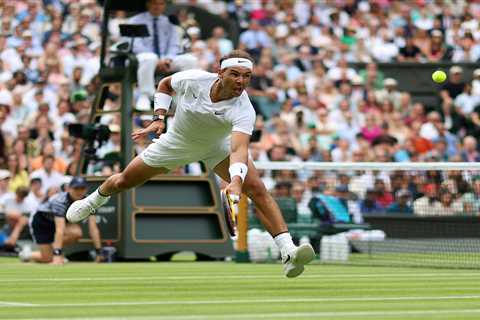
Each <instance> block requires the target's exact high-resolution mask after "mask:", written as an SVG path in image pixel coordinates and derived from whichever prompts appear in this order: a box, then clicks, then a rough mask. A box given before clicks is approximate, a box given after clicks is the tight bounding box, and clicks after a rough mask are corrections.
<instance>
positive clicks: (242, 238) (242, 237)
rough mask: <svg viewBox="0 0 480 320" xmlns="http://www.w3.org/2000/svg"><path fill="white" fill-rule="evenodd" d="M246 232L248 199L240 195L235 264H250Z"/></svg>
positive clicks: (244, 195)
mask: <svg viewBox="0 0 480 320" xmlns="http://www.w3.org/2000/svg"><path fill="white" fill-rule="evenodd" d="M247 231H248V198H247V195H246V194H242V196H241V197H240V202H239V204H238V216H237V234H238V238H237V246H236V251H235V261H236V262H250V259H249V257H248V247H247Z"/></svg>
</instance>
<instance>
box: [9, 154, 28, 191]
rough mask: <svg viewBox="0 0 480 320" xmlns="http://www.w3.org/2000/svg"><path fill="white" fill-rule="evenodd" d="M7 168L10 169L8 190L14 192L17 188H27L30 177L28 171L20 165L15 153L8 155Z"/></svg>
mask: <svg viewBox="0 0 480 320" xmlns="http://www.w3.org/2000/svg"><path fill="white" fill-rule="evenodd" d="M8 170H9V171H10V183H9V184H8V190H9V191H11V192H15V191H16V190H17V189H18V188H21V187H24V188H28V186H29V184H30V179H29V177H28V172H27V171H26V170H24V169H22V168H21V167H20V163H19V161H18V158H17V156H16V155H15V154H10V155H9V156H8Z"/></svg>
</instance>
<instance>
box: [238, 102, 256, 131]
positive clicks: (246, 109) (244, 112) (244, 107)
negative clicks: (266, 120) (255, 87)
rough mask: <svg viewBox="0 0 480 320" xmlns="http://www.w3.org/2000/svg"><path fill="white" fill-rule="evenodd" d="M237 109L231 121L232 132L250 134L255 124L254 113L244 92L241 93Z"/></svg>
mask: <svg viewBox="0 0 480 320" xmlns="http://www.w3.org/2000/svg"><path fill="white" fill-rule="evenodd" d="M237 110H238V113H237V115H236V116H235V117H234V118H233V121H232V132H233V131H237V132H242V133H245V134H248V135H251V134H252V132H253V127H254V125H255V118H256V115H255V109H253V106H252V103H251V102H250V99H249V98H248V95H247V94H246V93H244V94H243V95H242V97H241V100H240V103H239V105H238V109H237Z"/></svg>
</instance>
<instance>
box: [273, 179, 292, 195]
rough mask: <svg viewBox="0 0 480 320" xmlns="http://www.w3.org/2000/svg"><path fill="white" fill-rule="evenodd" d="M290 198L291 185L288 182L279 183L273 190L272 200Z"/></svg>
mask: <svg viewBox="0 0 480 320" xmlns="http://www.w3.org/2000/svg"><path fill="white" fill-rule="evenodd" d="M291 196H292V184H291V183H290V182H288V181H280V182H277V184H275V187H274V188H273V197H274V198H289V197H291Z"/></svg>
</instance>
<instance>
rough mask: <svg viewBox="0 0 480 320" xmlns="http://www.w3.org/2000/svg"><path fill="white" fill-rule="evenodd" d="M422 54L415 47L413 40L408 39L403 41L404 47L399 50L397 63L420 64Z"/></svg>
mask: <svg viewBox="0 0 480 320" xmlns="http://www.w3.org/2000/svg"><path fill="white" fill-rule="evenodd" d="M421 56H422V52H421V51H420V48H419V47H417V46H416V45H415V42H414V40H413V38H411V37H408V38H407V39H406V40H405V46H404V47H402V48H400V51H399V56H398V61H400V62H420V58H421Z"/></svg>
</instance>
